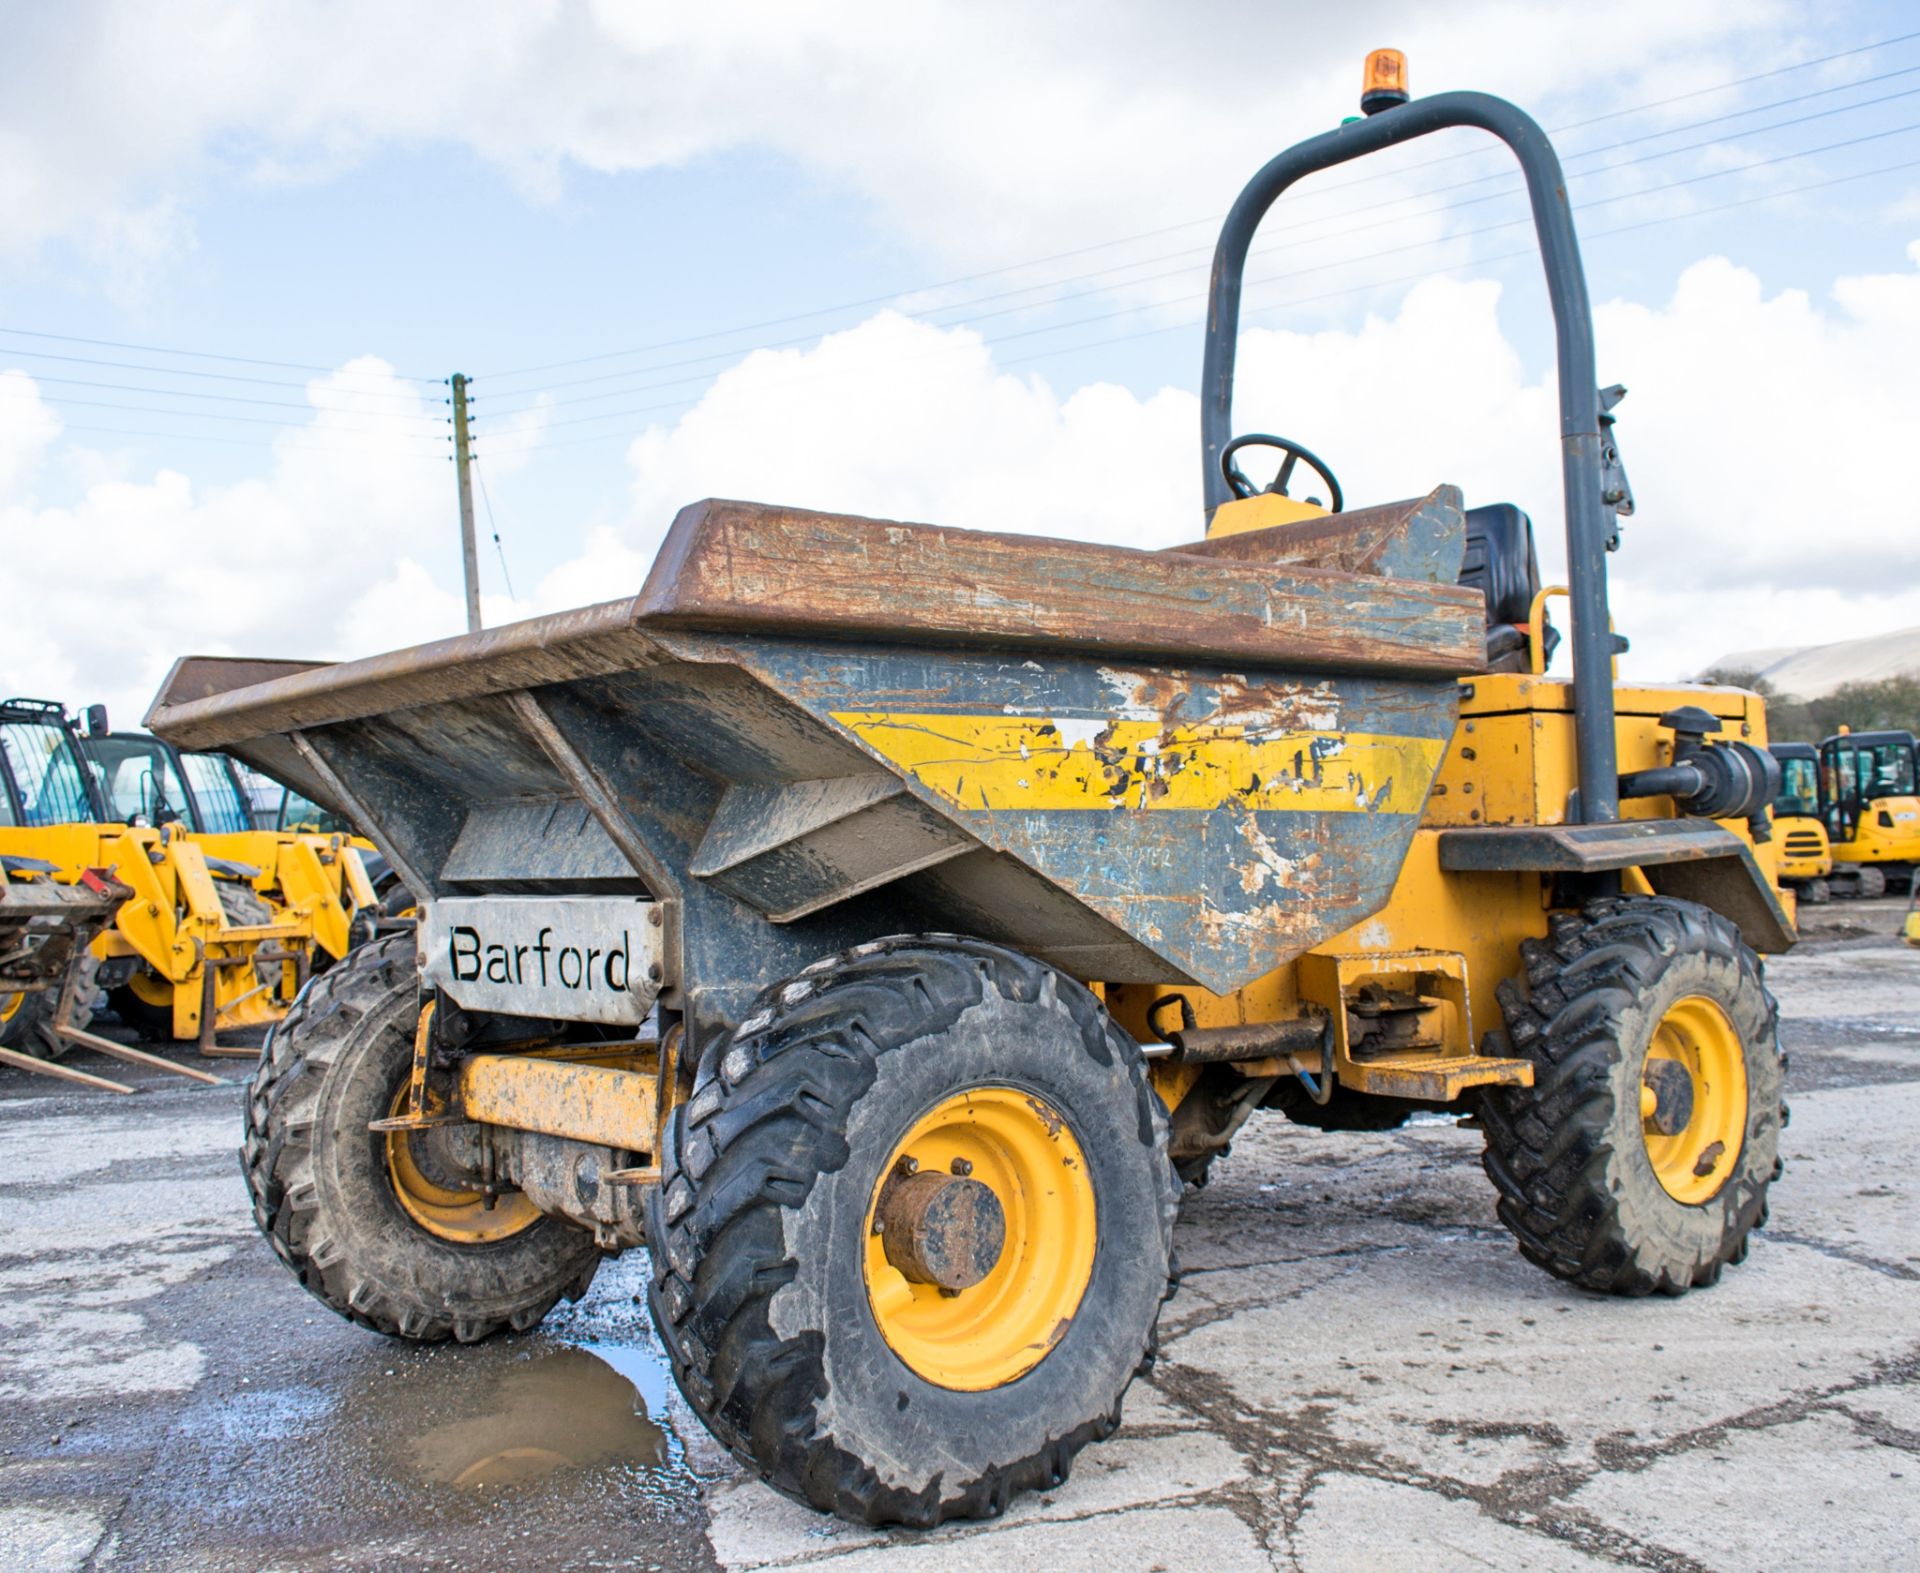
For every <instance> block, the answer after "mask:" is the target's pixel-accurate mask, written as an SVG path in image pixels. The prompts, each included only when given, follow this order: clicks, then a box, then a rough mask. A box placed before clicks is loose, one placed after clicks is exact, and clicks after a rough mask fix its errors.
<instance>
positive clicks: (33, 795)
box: [0, 699, 372, 1056]
mask: <svg viewBox="0 0 1920 1573" xmlns="http://www.w3.org/2000/svg"><path fill="white" fill-rule="evenodd" d="M96 712H97V707H96ZM156 751H158V752H157V753H156ZM0 795H4V797H5V800H6V809H5V813H4V815H0V856H8V857H12V858H14V859H17V860H23V863H22V866H23V867H25V866H31V867H32V868H33V870H34V871H35V872H36V873H37V874H39V875H40V876H41V877H47V878H52V879H54V880H56V881H58V882H60V883H63V884H68V885H74V884H78V883H81V882H82V881H83V879H84V878H85V876H86V874H87V871H89V870H98V871H103V872H104V873H105V874H106V875H108V876H110V877H111V879H112V880H113V881H115V882H116V883H117V885H118V886H120V887H122V888H124V890H125V891H126V892H127V895H126V898H125V899H123V900H122V901H121V902H120V903H119V904H118V906H117V907H116V908H115V909H114V911H113V914H112V921H111V923H110V924H109V925H108V926H107V927H106V928H105V929H104V930H103V931H102V932H101V933H99V934H98V935H97V936H95V937H94V938H93V939H92V941H91V943H90V944H89V945H87V946H86V947H84V948H81V949H79V950H77V951H76V952H75V954H74V958H73V962H72V966H73V970H74V973H75V982H74V989H73V995H74V1001H75V1005H74V1009H75V1011H76V1012H77V1014H75V1015H74V1016H73V1017H72V1019H70V1020H67V1021H64V1022H61V1023H58V1024H55V1023H54V1022H52V1020H51V1018H50V1012H51V1007H52V1004H53V1000H54V997H55V996H54V995H53V994H52V993H51V992H50V991H47V990H40V991H35V992H27V991H22V992H21V997H20V998H19V999H18V1001H17V1002H14V1003H13V1005H12V1009H11V1013H10V1016H9V1022H8V1024H9V1037H10V1038H11V1039H12V1040H13V1041H11V1042H9V1043H8V1044H7V1046H8V1047H12V1048H14V1049H15V1050H16V1051H18V1052H22V1053H29V1054H36V1055H43V1056H51V1055H57V1054H58V1053H60V1052H64V1050H65V1049H66V1048H68V1047H71V1046H72V1045H73V1044H75V1043H79V1042H83V1041H84V1042H86V1043H88V1044H89V1046H91V1047H94V1048H100V1045H101V1043H102V1042H104V1041H105V1040H100V1039H97V1038H95V1037H94V1036H93V1035H91V1034H88V1035H87V1036H86V1037H85V1038H84V1039H83V1038H77V1037H75V1036H74V1032H75V1031H82V1032H83V1031H84V1029H85V1026H86V1019H85V1018H86V1017H87V1016H88V1015H90V1014H91V1011H92V1009H93V1008H94V1005H95V1003H96V1001H97V1000H98V999H99V998H100V996H101V995H102V994H104V996H105V998H106V1000H107V1001H108V1002H109V1003H110V1004H111V1005H112V1006H113V1007H114V1009H115V1011H116V1013H117V1014H119V1015H120V1016H121V1018H122V1020H124V1021H126V1022H127V1023H128V1025H130V1026H133V1027H135V1028H136V1029H137V1030H139V1031H141V1032H142V1033H144V1034H145V1035H147V1036H151V1037H155V1038H159V1039H163V1040H165V1039H184V1040H188V1041H198V1043H199V1045H200V1048H201V1050H202V1052H203V1053H210V1054H211V1053H219V1052H224V1048H223V1046H222V1045H221V1044H219V1042H218V1039H217V1037H216V1033H217V1032H218V1031H219V1030H223V1029H224V1030H243V1029H246V1028H250V1027H259V1026H267V1025H271V1024H272V1023H273V1022H275V1021H277V1020H279V1018H280V1017H281V1016H282V1015H283V1014H284V1013H285V1010H286V1007H287V1005H288V1004H289V1003H291V1001H292V999H293V997H294V995H295V994H296V993H297V992H298V990H299V988H300V986H301V985H302V984H303V983H304V982H305V981H306V978H307V977H308V975H309V973H310V972H311V971H312V969H313V963H314V958H315V955H316V953H317V954H320V955H344V954H345V953H346V951H347V949H348V945H349V942H350V925H351V920H352V915H353V913H352V909H351V908H348V907H346V906H344V904H343V897H342V893H343V890H344V891H347V892H352V891H353V890H354V887H355V881H356V878H357V883H358V886H359V887H360V889H359V898H361V899H365V900H367V901H371V896H372V893H371V890H370V889H367V888H365V887H366V880H365V875H364V871H361V870H360V869H359V866H358V854H357V853H356V852H353V851H352V850H351V849H342V848H334V847H332V846H330V845H329V844H328V843H329V840H330V838H325V837H314V838H302V837H297V836H281V835H277V834H274V833H270V832H265V833H263V832H253V831H245V832H235V833H213V834H206V835H200V834H196V833H194V832H193V831H191V830H189V829H188V825H189V824H190V823H192V822H193V821H192V820H191V819H190V817H189V816H191V815H193V814H194V813H196V812H197V809H196V806H195V801H194V799H192V798H191V797H189V795H188V794H187V792H186V791H185V789H184V787H183V785H182V775H181V768H180V765H179V762H178V761H177V760H176V759H174V758H173V757H172V756H171V751H170V750H167V749H166V747H165V745H163V744H161V743H159V742H158V740H157V739H150V738H149V739H131V740H129V739H124V738H117V737H115V736H113V735H111V734H107V733H106V732H105V729H104V725H102V727H101V735H99V736H96V737H90V738H86V739H82V737H81V736H80V735H79V733H78V731H77V730H76V728H75V727H74V726H73V724H72V722H71V721H70V719H69V718H68V716H67V714H66V712H65V710H64V708H63V707H62V706H60V705H59V704H56V703H53V702H51V701H46V700H28V699H13V700H9V701H6V702H5V703H4V704H0ZM334 839H337V838H334ZM316 842H318V843H321V844H320V845H316V844H315V843H316ZM241 858H246V859H249V860H250V861H245V862H242V861H240V859H241ZM323 858H324V859H325V861H323ZM256 883H257V886H258V888H256ZM102 1052H107V1051H106V1050H104V1049H103V1050H102ZM241 1052H244V1053H248V1054H251V1052H252V1051H251V1050H243V1051H241Z"/></svg>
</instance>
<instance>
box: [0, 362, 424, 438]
mask: <svg viewBox="0 0 1920 1573" xmlns="http://www.w3.org/2000/svg"><path fill="white" fill-rule="evenodd" d="M14 369H17V370H19V371H20V372H21V373H22V375H25V376H31V377H32V378H33V381H34V383H35V385H36V386H40V385H44V384H47V383H55V384H57V385H59V386H60V387H63V388H95V389H101V390H105V391H107V392H111V393H145V394H152V395H154V396H155V397H159V398H168V399H212V400H217V401H218V402H220V403H222V404H245V405H249V406H251V407H254V408H258V409H280V410H305V411H306V412H307V413H308V414H310V415H311V414H312V413H313V412H314V411H316V410H318V411H320V412H322V413H324V414H337V415H370V416H372V417H374V418H375V419H377V420H387V421H426V422H429V423H430V424H432V425H435V426H444V425H445V424H446V417H445V416H442V415H424V414H416V413H413V412H410V411H405V410H363V409H357V408H355V407H354V406H353V405H350V404H312V403H302V402H301V401H299V400H297V399H263V398H261V397H260V396H259V395H257V394H251V393H248V394H240V393H202V392H200V391H199V390H198V389H196V388H149V387H145V386H143V385H141V384H139V383H132V382H97V381H94V380H92V379H90V378H86V377H50V376H48V375H47V374H46V373H45V372H40V371H28V370H27V368H25V367H18V368H14ZM54 397H55V398H57V399H58V400H59V401H60V402H61V403H63V404H77V403H80V402H82V401H80V400H78V399H69V398H68V397H67V396H66V395H65V394H55V395H54ZM179 413H180V414H182V415H189V414H193V413H195V412H194V411H191V410H181V411H180V412H179Z"/></svg>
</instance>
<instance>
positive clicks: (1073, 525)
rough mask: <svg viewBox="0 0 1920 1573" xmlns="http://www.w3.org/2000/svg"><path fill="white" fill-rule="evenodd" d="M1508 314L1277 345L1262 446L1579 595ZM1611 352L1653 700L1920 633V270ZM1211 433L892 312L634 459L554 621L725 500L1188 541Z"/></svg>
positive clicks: (754, 381) (1747, 308) (543, 594)
mask: <svg viewBox="0 0 1920 1573" xmlns="http://www.w3.org/2000/svg"><path fill="white" fill-rule="evenodd" d="M1913 256H1914V259H1915V262H1916V264H1917V265H1920V244H1916V246H1915V247H1914V248H1913ZM1499 299H1500V289H1499V286H1498V285H1497V284H1494V283H1491V282H1488V281H1484V280H1482V281H1470V282H1466V283H1458V282H1450V281H1448V280H1444V279H1436V280H1431V281H1428V282H1426V283H1423V284H1421V285H1419V286H1417V287H1415V288H1414V289H1413V290H1411V291H1410V292H1408V294H1407V295H1406V297H1405V298H1404V300H1403V302H1402V303H1401V305H1400V308H1399V310H1398V311H1397V312H1396V313H1395V314H1394V315H1393V316H1391V317H1370V318H1368V319H1367V320H1366V321H1365V322H1364V323H1363V324H1362V325H1361V326H1360V327H1359V328H1357V329H1355V330H1353V331H1351V332H1347V331H1328V332H1321V333H1293V332H1277V331H1261V330H1254V331H1250V332H1248V333H1247V334H1245V335H1244V336H1243V340H1242V346H1241V354H1240V368H1241V375H1240V384H1239V390H1238V398H1237V402H1236V412H1235V414H1236V425H1237V427H1238V429H1240V430H1243V431H1246V430H1278V431H1279V432H1280V433H1281V434H1283V435H1285V436H1288V437H1292V438H1295V439H1298V440H1299V441H1301V442H1303V443H1305V444H1306V445H1307V446H1308V447H1310V448H1312V449H1314V450H1315V451H1316V452H1318V453H1319V454H1321V455H1322V456H1323V457H1324V458H1326V459H1327V460H1328V462H1329V463H1330V464H1332V465H1333V467H1334V468H1335V470H1336V472H1337V473H1338V474H1339V476H1340V479H1341V481H1342V484H1343V486H1344V487H1345V489H1346V494H1347V497H1348V500H1349V505H1350V506H1353V505H1360V504H1365V503H1368V502H1377V501H1384V500H1388V499H1391V498H1395V497H1404V496H1409V495H1417V494H1419V493H1421V492H1424V491H1425V490H1427V489H1428V488H1429V487H1431V486H1433V485H1434V484H1436V483H1438V482H1441V481H1451V482H1454V483H1457V484H1459V485H1460V486H1462V487H1463V488H1464V489H1465V491H1466V494H1467V497H1468V500H1469V502H1470V503H1484V502H1493V501H1502V500H1504V501H1513V502H1517V503H1519V504H1521V505H1522V506H1523V507H1525V508H1526V509H1527V510H1528V511H1529V512H1530V513H1531V514H1532V515H1533V517H1534V519H1535V522H1536V528H1537V532H1538V535H1539V539H1540V545H1541V554H1542V557H1543V560H1544V567H1545V569H1546V572H1547V574H1548V577H1549V578H1556V577H1559V576H1560V573H1561V571H1562V570H1561V564H1562V563H1563V561H1564V551H1563V550H1562V546H1561V528H1562V527H1561V523H1560V475H1559V463H1560V461H1559V443H1558V431H1557V419H1556V410H1557V405H1556V401H1555V393H1554V387H1553V382H1552V379H1551V377H1550V376H1549V377H1548V378H1546V379H1544V380H1543V379H1536V378H1529V377H1528V376H1527V374H1526V372H1525V369H1524V367H1523V365H1522V362H1521V358H1520V356H1519V355H1518V354H1517V352H1516V351H1515V349H1514V348H1513V346H1512V345H1511V343H1509V342H1508V340H1507V339H1506V338H1505V336H1504V335H1503V333H1502V331H1501V327H1500V323H1499V318H1498V305H1499ZM1596 331H1597V335H1598V340H1599V347H1600V366H1601V374H1602V376H1603V377H1606V378H1608V379H1614V378H1618V379H1619V380H1622V381H1624V382H1626V383H1627V384H1628V385H1629V387H1630V388H1631V390H1632V396H1631V397H1630V398H1629V399H1628V400H1627V402H1626V404H1625V405H1624V406H1622V408H1621V412H1620V413H1621V417H1622V421H1621V426H1620V434H1621V442H1622V449H1623V452H1624V454H1625V457H1626V462H1627V466H1628V470H1629V472H1630V474H1631V476H1632V478H1633V481H1634V485H1635V489H1636V492H1637V494H1638V497H1639V502H1640V512H1639V513H1638V514H1637V515H1636V516H1635V517H1634V518H1633V519H1631V520H1629V521H1627V522H1626V526H1625V545H1624V547H1623V550H1622V551H1621V552H1620V553H1619V554H1618V555H1617V556H1615V557H1614V558H1612V559H1611V560H1610V570H1611V575H1612V579H1613V585H1614V597H1613V601H1614V609H1615V616H1616V620H1617V623H1618V625H1619V627H1620V628H1621V630H1622V631H1623V632H1625V633H1627V634H1628V636H1629V637H1630V638H1631V639H1632V641H1633V647H1634V648H1633V654H1632V655H1631V656H1629V658H1628V659H1627V661H1626V662H1625V663H1624V669H1625V671H1626V672H1627V673H1628V674H1629V675H1633V676H1637V677H1642V678H1648V679H1658V678H1666V677H1673V676H1676V675H1681V674H1685V673H1690V672H1693V671H1695V670H1697V669H1699V668H1700V667H1701V666H1703V665H1704V664H1706V663H1707V662H1708V661H1710V660H1712V659H1713V658H1714V657H1715V656H1716V655H1719V654H1721V653H1723V652H1724V651H1726V650H1728V649H1731V648H1738V647H1741V646H1751V645H1757V644H1768V643H1783V642H1784V643H1814V642H1819V641H1822V640H1827V639H1835V638H1842V637H1846V636H1849V635H1851V634H1856V633H1860V632H1865V631H1870V630H1871V629H1874V628H1881V627H1888V626H1900V625H1903V624H1908V623H1920V529H1916V524H1920V520H1916V518H1915V512H1916V510H1915V506H1914V503H1913V501H1912V497H1913V493H1912V490H1911V486H1910V484H1909V482H1908V479H1907V475H1906V471H1907V468H1908V466H1907V457H1906V455H1907V452H1908V450H1907V449H1906V447H1905V445H1904V442H1903V440H1902V439H1903V437H1904V435H1905V433H1904V430H1903V427H1904V424H1905V423H1906V422H1907V421H1909V420H1910V419H1911V415H1912V408H1913V405H1912V398H1911V391H1910V368H1911V367H1912V366H1913V365H1914V364H1915V363H1916V362H1920V270H1917V271H1909V272H1903V273H1897V274H1889V275H1879V276H1871V277H1856V278H1846V279H1842V280H1840V281H1839V282H1838V283H1837V284H1836V285H1835V287H1834V289H1833V292H1832V300H1831V302H1830V303H1828V304H1820V303H1816V302H1815V301H1813V300H1812V299H1810V298H1809V297H1808V296H1807V295H1805V294H1804V293H1802V292H1799V291H1792V290H1789V291H1783V292H1780V293H1777V294H1774V295H1768V294H1767V293H1766V291H1765V289H1764V288H1763V286H1762V284H1761V282H1760V280H1759V279H1758V278H1756V277H1755V276H1754V275H1753V274H1751V273H1749V272H1747V271H1745V270H1743V269H1740V268H1737V267H1735V266H1734V265H1733V264H1731V263H1729V262H1727V261H1725V260H1723V259H1718V258H1710V259H1707V260H1705V261H1702V262H1700V263H1697V264H1696V265H1694V266H1693V267H1691V268H1689V269H1688V270H1687V271H1686V272H1685V274H1684V275H1683V276H1682V277H1681V278H1680V280H1679V281H1678V283H1677V285H1676V287H1675V290H1674V292H1673V295H1672V297H1671V299H1670V300H1669V301H1668V302H1667V303H1666V304H1665V305H1663V306H1659V307H1643V306H1636V305H1631V304H1625V303H1612V304H1606V305H1603V306H1601V307H1600V309H1599V311H1598V313H1597V329H1596ZM1198 425H1199V415H1198V406H1197V402H1196V401H1195V399H1194V398H1193V396H1192V395H1190V394H1188V393H1185V392H1181V391H1177V390H1173V389H1165V390H1162V391H1161V392H1159V393H1157V394H1155V395H1154V396H1153V397H1151V398H1149V399H1145V400H1142V399H1139V398H1136V397H1135V396H1134V395H1132V394H1131V393H1129V392H1127V391H1126V390H1124V389H1121V388H1116V387H1112V386H1109V385H1102V384H1092V385H1089V386H1086V387H1083V388H1080V389H1078V390H1076V391H1074V392H1072V393H1069V394H1065V395H1062V394H1059V393H1056V392H1055V391H1054V390H1053V389H1052V388H1051V387H1050V386H1049V385H1048V384H1047V383H1046V382H1045V381H1044V380H1042V379H1040V378H1037V377H1031V376H1028V377H1022V376H1015V375H1013V374H1011V373H1009V372H1007V371H1005V370H1003V369H1000V368H997V367H996V366H995V365H994V363H993V360H992V356H991V353H990V351H989V350H988V349H987V348H986V347H985V346H984V345H982V344H981V342H980V341H979V339H978V337H977V336H976V335H974V334H972V333H971V332H969V331H967V330H964V329H952V330H949V329H938V328H932V327H928V326H926V325H924V324H921V323H917V322H912V321H909V320H907V319H904V318H901V317H899V316H896V315H894V314H892V313H884V312H883V313H881V314H880V315H879V316H877V317H875V318H873V319H871V320H870V321H868V322H866V323H864V324H862V325H861V326H860V327H858V328H855V329H852V330H850V331H848V332H845V333H840V334H835V335H832V336H830V337H828V338H826V339H824V340H822V341H821V343H820V344H819V345H818V346H817V347H815V348H813V349H810V350H805V351H799V350H794V351H783V352H760V353H756V354H754V355H752V356H749V357H748V358H747V359H746V360H744V361H742V362H741V363H740V364H739V365H737V366H736V367H734V368H732V369H731V370H730V371H728V372H727V373H726V374H724V375H723V376H722V377H721V378H720V379H719V380H718V381H717V382H716V383H715V384H714V386H713V387H712V389H711V390H710V391H709V392H708V393H707V394H706V396H705V397H704V398H703V399H702V400H701V401H700V403H699V404H698V405H696V406H695V407H694V408H693V409H692V410H690V411H689V412H688V413H687V414H686V415H685V416H684V417H682V418H681V419H680V420H679V421H678V422H677V423H675V424H674V425H673V426H671V427H657V428H654V429H652V430H650V431H649V432H647V433H646V434H645V435H644V436H643V437H642V438H640V439H639V440H638V441H636V442H635V443H634V444H633V446H632V448H631V449H630V451H629V460H630V462H631V465H632V467H633V471H634V484H633V513H632V522H631V523H630V525H629V526H628V527H627V529H626V530H625V531H624V532H622V533H620V534H618V535H616V534H614V533H612V532H604V531H603V532H601V533H600V534H599V535H598V536H596V538H595V540H594V542H593V544H592V545H591V547H590V549H589V551H588V552H587V553H586V554H585V556H584V557H583V558H582V559H581V560H579V561H577V562H574V563H570V564H568V565H567V566H565V567H563V568H562V569H560V570H558V571H556V573H555V574H553V575H552V576H550V577H549V578H548V579H547V580H546V581H545V582H544V583H543V584H542V585H541V587H540V589H539V591H538V592H537V594H536V597H535V599H536V601H537V602H538V604H539V605H541V606H542V607H543V608H552V607H555V606H559V605H563V604H578V603H579V601H581V600H583V599H591V600H602V599H606V598H607V597H608V596H609V595H612V594H616V593H620V592H621V591H623V590H627V589H629V588H637V587H638V585H639V583H640V580H641V578H642V577H643V576H644V568H645V564H646V563H647V562H648V561H650V560H651V557H652V553H653V550H654V548H655V547H656V546H657V544H658V542H659V540H660V537H661V536H662V534H663V533H664V531H665V528H666V525H667V524H668V522H669V521H670V520H671V518H672V516H673V513H674V512H675V511H676V510H677V509H678V508H679V507H680V506H682V505H684V504H685V503H687V502H689V501H692V500H694V499H696V498H699V497H703V496H735V497H745V498H753V499H757V500H762V501H770V502H785V503H792V504H795V505H799V506H804V507H810V508H820V509H824V510H830V511H841V512H849V513H864V514H871V515H877V516H881V517H891V518H902V519H917V520H931V521H936V522H939V523H942V524H954V525H962V526H967V527H971V528H976V529H997V530H1014V531H1023V532H1029V533H1037V534H1049V535H1063V536H1075V537H1082V538H1088V539H1100V540H1108V541H1113V542H1117V543H1122V544H1128V545H1136V546H1145V547H1153V546H1165V545H1170V544H1173V543H1175V542H1177V541H1179V540H1181V539H1185V538H1190V537H1192V536H1193V535H1195V534H1197V533H1198V531H1199V528H1200V509H1199V477H1198ZM582 592H590V593H586V594H583V593H582Z"/></svg>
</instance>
